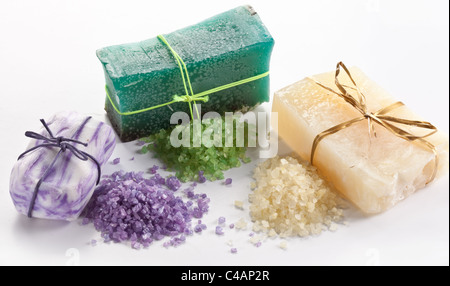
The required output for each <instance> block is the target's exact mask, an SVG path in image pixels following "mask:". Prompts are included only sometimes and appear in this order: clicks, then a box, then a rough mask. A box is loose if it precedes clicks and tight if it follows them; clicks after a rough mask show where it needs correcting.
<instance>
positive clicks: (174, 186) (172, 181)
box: [166, 176, 181, 191]
mask: <svg viewBox="0 0 450 286" xmlns="http://www.w3.org/2000/svg"><path fill="white" fill-rule="evenodd" d="M166 185H167V187H169V189H171V190H172V191H176V190H178V189H179V188H180V187H181V182H180V180H178V178H177V177H175V176H173V177H169V178H167V180H166Z"/></svg>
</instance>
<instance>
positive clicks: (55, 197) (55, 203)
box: [9, 112, 116, 221]
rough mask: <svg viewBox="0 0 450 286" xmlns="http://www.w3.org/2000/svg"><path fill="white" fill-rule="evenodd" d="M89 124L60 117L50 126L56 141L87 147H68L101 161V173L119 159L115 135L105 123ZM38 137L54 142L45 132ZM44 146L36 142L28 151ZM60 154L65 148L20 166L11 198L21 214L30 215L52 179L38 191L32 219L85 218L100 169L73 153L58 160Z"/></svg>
mask: <svg viewBox="0 0 450 286" xmlns="http://www.w3.org/2000/svg"><path fill="white" fill-rule="evenodd" d="M88 118H89V116H86V115H81V114H78V113H76V112H60V113H57V114H55V115H54V116H52V117H51V118H49V119H48V120H46V123H47V126H48V128H49V129H50V131H51V132H52V133H53V136H54V137H55V138H57V137H65V138H70V139H73V140H78V141H80V142H83V143H87V146H83V145H82V144H77V143H72V142H68V143H70V144H72V145H73V146H74V147H76V148H77V149H78V150H80V151H83V152H86V153H87V154H89V155H91V156H92V157H93V158H95V160H97V162H98V163H99V165H100V167H101V166H103V165H104V164H105V163H106V162H107V161H108V159H109V157H110V156H111V154H112V153H113V150H114V147H115V144H116V141H115V133H114V131H113V129H112V128H111V127H110V126H108V125H107V124H105V123H104V122H101V121H98V120H96V119H94V118H90V119H88ZM33 131H36V132H37V133H39V134H41V135H43V136H45V137H47V138H49V137H50V134H49V133H48V131H47V130H46V129H45V128H44V127H42V128H41V130H39V131H37V130H33ZM43 143H48V141H45V140H37V139H31V140H30V143H29V145H28V147H27V148H26V150H29V149H31V148H33V147H35V146H38V145H40V144H43ZM60 150H61V148H59V147H39V148H37V149H35V150H33V151H31V152H29V153H27V154H25V155H24V156H23V157H22V158H20V159H19V160H17V162H16V163H15V164H14V167H13V169H12V171H11V177H10V184H9V192H10V195H11V198H12V201H13V203H14V205H15V207H16V209H17V211H18V212H20V213H22V214H24V215H27V214H28V212H29V209H30V203H31V202H32V200H33V198H32V197H33V193H34V192H35V188H36V185H37V183H38V182H39V180H40V179H41V178H42V177H43V176H44V174H46V173H47V176H45V178H44V179H43V180H42V183H41V184H40V186H39V188H38V190H37V196H36V199H35V200H34V206H33V208H32V212H31V216H32V217H36V218H46V219H55V220H67V221H72V220H75V219H76V218H77V217H78V216H79V215H80V213H81V212H82V210H83V208H84V207H85V206H86V204H87V203H88V201H89V199H90V198H91V196H92V193H93V192H94V188H95V185H96V183H97V178H98V169H97V164H96V163H95V162H94V161H93V160H92V159H89V160H86V161H83V160H81V159H79V158H77V157H76V156H75V155H74V154H73V153H72V152H70V150H65V151H64V152H61V153H60V155H59V156H58V158H57V159H56V160H55V157H56V156H57V154H58V152H59V151H60ZM54 160H55V161H54ZM53 161H54V164H53V166H51V165H52V162H53ZM50 166H51V169H49V167H50ZM47 169H49V170H47Z"/></svg>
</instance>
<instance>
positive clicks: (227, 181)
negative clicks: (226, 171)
mask: <svg viewBox="0 0 450 286" xmlns="http://www.w3.org/2000/svg"><path fill="white" fill-rule="evenodd" d="M232 182H233V179H231V178H227V179H226V180H225V183H224V184H225V185H231V183H232Z"/></svg>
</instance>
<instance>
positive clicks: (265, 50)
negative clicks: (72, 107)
mask: <svg viewBox="0 0 450 286" xmlns="http://www.w3.org/2000/svg"><path fill="white" fill-rule="evenodd" d="M155 36H156V35H155ZM164 37H165V38H166V39H167V41H168V42H169V44H170V45H171V46H172V48H173V49H174V50H175V51H176V52H177V53H178V54H179V56H180V57H181V58H182V59H183V61H184V62H185V64H186V66H187V70H188V73H189V77H190V80H191V83H192V88H193V91H194V93H200V92H202V91H205V90H209V89H212V88H216V87H219V86H222V85H225V84H229V83H233V82H236V81H239V80H243V79H246V78H250V77H253V76H256V75H260V74H263V73H265V72H268V71H269V63H270V55H271V52H272V48H273V45H274V40H273V38H272V37H271V35H270V33H269V31H268V30H267V28H266V27H265V26H264V24H263V23H262V21H261V19H260V18H259V16H258V14H256V12H255V11H254V10H253V9H252V8H251V7H249V6H242V7H238V8H235V9H232V10H230V11H227V12H224V13H222V14H219V15H217V16H214V17H212V18H209V19H207V20H204V21H203V22H200V23H198V24H195V25H192V26H189V27H186V28H183V29H181V30H178V31H175V32H172V33H170V34H164ZM97 57H98V58H99V60H100V61H101V63H102V65H103V68H104V72H105V79H106V85H107V89H108V93H109V94H110V97H111V99H112V101H113V102H114V105H115V106H116V107H117V109H119V111H120V112H121V113H123V112H130V111H136V110H141V109H144V108H148V107H151V106H155V105H159V104H163V103H166V102H170V101H172V99H173V96H174V95H185V91H184V86H183V81H182V77H181V74H180V70H179V67H178V65H177V63H176V61H175V59H174V57H173V56H172V54H171V53H170V50H169V49H168V47H167V46H166V45H164V44H163V43H162V42H161V41H160V40H159V39H157V38H156V37H154V38H152V39H148V40H144V41H141V42H137V43H129V44H123V45H116V46H110V47H106V48H103V49H100V50H98V51H97ZM267 101H269V77H268V76H266V77H264V78H261V79H258V80H256V81H253V82H250V83H246V84H243V85H239V86H236V87H232V88H230V89H226V90H223V91H220V92H216V93H214V94H211V95H210V96H209V101H208V102H206V103H203V102H198V103H201V104H202V106H201V111H202V113H206V112H208V111H216V112H219V113H223V112H225V111H238V110H246V109H247V108H251V107H254V106H256V105H258V104H260V103H262V102H267ZM106 111H107V114H108V117H109V119H110V120H111V122H112V124H113V126H114V128H115V130H116V132H117V133H118V134H119V137H120V138H121V140H123V141H130V140H133V139H136V138H140V137H143V136H148V135H150V134H154V133H155V132H157V131H159V130H160V129H162V128H167V127H169V126H170V116H171V115H172V114H173V112H175V111H184V112H186V113H188V114H189V105H188V104H187V103H186V102H177V103H173V104H171V105H170V106H164V107H160V108H157V109H154V110H150V111H146V112H143V113H139V114H134V115H120V114H119V113H118V112H116V111H115V110H114V108H113V107H112V105H111V103H110V102H109V100H108V99H107V100H106Z"/></svg>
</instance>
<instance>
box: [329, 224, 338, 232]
mask: <svg viewBox="0 0 450 286" xmlns="http://www.w3.org/2000/svg"><path fill="white" fill-rule="evenodd" d="M337 229H338V225H337V224H335V223H334V222H332V223H331V225H330V227H329V230H331V231H336V230H337Z"/></svg>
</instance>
